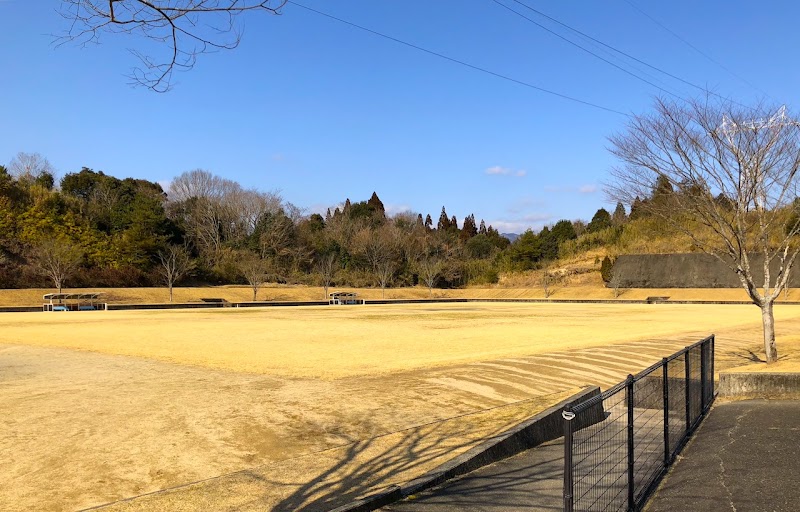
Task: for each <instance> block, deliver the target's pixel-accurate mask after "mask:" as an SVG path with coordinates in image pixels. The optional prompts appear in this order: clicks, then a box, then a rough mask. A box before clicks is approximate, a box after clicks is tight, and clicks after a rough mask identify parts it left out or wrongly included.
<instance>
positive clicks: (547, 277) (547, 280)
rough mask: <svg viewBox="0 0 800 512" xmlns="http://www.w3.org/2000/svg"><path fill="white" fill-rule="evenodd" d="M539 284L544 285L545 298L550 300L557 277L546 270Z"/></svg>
mask: <svg viewBox="0 0 800 512" xmlns="http://www.w3.org/2000/svg"><path fill="white" fill-rule="evenodd" d="M539 284H541V285H542V290H543V291H544V298H545V299H549V298H550V295H552V293H553V284H555V276H554V275H553V274H551V273H550V272H548V271H547V270H545V271H544V272H542V277H541V278H540V279H539Z"/></svg>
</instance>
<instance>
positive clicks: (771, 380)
mask: <svg viewBox="0 0 800 512" xmlns="http://www.w3.org/2000/svg"><path fill="white" fill-rule="evenodd" d="M718 389H719V395H720V396H728V397H730V396H736V397H746V398H768V397H772V396H783V395H797V396H800V373H735V372H721V373H720V374H719V388H718Z"/></svg>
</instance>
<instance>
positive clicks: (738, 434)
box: [645, 400, 800, 512]
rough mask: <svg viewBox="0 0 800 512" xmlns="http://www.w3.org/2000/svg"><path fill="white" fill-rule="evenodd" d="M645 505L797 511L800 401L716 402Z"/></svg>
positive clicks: (690, 510) (666, 510) (653, 508)
mask: <svg viewBox="0 0 800 512" xmlns="http://www.w3.org/2000/svg"><path fill="white" fill-rule="evenodd" d="M645 510H646V511H647V512H675V511H677V510H680V511H682V512H694V511H697V512H710V511H725V510H729V511H732V512H797V511H798V510H800V401H782V400H775V401H767V400H748V401H744V402H731V403H726V404H720V405H717V406H716V407H714V409H713V410H712V412H711V414H710V415H709V416H708V418H706V420H705V421H704V422H703V424H702V425H701V426H700V428H699V429H698V431H697V433H696V434H695V437H694V438H693V440H692V441H691V442H690V444H689V445H688V446H687V447H686V448H685V449H684V451H683V454H682V457H680V460H679V461H678V462H676V463H675V465H674V466H673V467H672V470H671V472H670V473H669V474H668V475H667V477H666V478H665V479H664V481H663V483H662V484H661V487H660V488H659V490H658V491H657V492H656V495H655V496H654V497H653V498H652V499H651V500H650V503H649V505H648V506H647V508H646V509H645Z"/></svg>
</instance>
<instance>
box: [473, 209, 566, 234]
mask: <svg viewBox="0 0 800 512" xmlns="http://www.w3.org/2000/svg"><path fill="white" fill-rule="evenodd" d="M552 220H553V215H551V214H549V213H531V214H528V215H523V216H521V217H517V218H507V219H496V220H493V221H487V222H486V225H487V226H488V225H491V226H492V227H493V228H495V229H496V230H497V231H499V232H501V233H516V234H521V233H524V232H525V231H526V230H528V229H532V230H534V231H539V230H540V229H542V228H543V227H544V226H545V225H546V224H547V223H548V222H550V221H552Z"/></svg>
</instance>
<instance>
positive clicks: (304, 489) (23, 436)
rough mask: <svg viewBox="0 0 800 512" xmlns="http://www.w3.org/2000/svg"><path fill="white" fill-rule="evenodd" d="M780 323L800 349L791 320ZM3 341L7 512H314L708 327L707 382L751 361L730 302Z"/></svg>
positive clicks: (128, 318)
mask: <svg viewBox="0 0 800 512" xmlns="http://www.w3.org/2000/svg"><path fill="white" fill-rule="evenodd" d="M215 290H218V289H215ZM378 293H379V292H378ZM203 296H209V295H208V294H206V295H203ZM211 296H220V294H219V293H216V294H214V295H211ZM776 320H777V329H778V335H779V340H778V348H779V351H780V350H782V347H783V345H782V343H783V340H791V343H787V346H791V347H793V348H791V350H790V351H789V352H787V353H791V354H795V353H796V351H797V348H798V347H800V344H799V343H797V340H800V307H798V306H779V307H778V308H776ZM0 329H2V333H3V336H2V344H0V387H1V388H2V390H3V392H2V393H0V410H3V411H4V415H3V419H2V420H0V421H2V424H3V429H2V431H0V460H4V461H8V462H9V463H8V464H7V465H5V468H4V471H2V472H0V488H2V489H4V492H3V493H0V509H2V510H12V511H15V510H34V509H35V510H75V509H80V508H86V507H90V506H99V505H103V504H107V508H108V509H109V510H211V509H213V510H220V509H236V510H276V511H277V510H327V509H328V508H331V506H335V505H337V504H339V503H340V502H341V501H340V500H342V499H346V498H348V497H349V498H352V497H353V496H356V495H359V494H361V493H363V492H367V491H368V490H370V489H374V488H376V487H383V486H385V485H388V484H389V483H398V482H402V481H405V480H408V479H410V478H413V477H415V476H418V475H419V474H420V473H421V472H423V471H425V470H428V469H430V468H432V467H434V466H435V465H437V464H439V463H441V462H444V461H445V460H447V459H448V458H450V457H452V456H454V455H456V454H458V453H460V452H463V451H464V450H466V449H468V448H469V447H471V446H473V445H474V443H476V442H478V441H479V440H480V439H484V438H485V437H487V436H490V435H492V434H494V433H497V432H500V431H502V430H503V429H505V428H507V427H508V426H510V425H512V424H514V423H515V422H518V421H520V420H521V419H523V418H525V417H527V416H529V415H530V414H533V413H535V412H536V411H538V410H541V409H542V408H544V407H546V406H547V405H548V404H551V403H554V402H556V401H558V400H559V399H560V398H562V397H564V396H566V395H567V394H569V393H570V392H572V391H573V390H574V389H575V388H577V387H579V386H583V385H589V384H592V385H600V386H603V387H607V386H609V385H612V384H614V383H616V382H618V381H620V380H621V379H623V378H624V376H625V375H626V374H627V373H630V372H635V371H637V370H639V369H642V368H644V367H646V366H648V365H649V364H651V363H653V362H655V361H657V360H658V359H660V358H661V357H662V356H665V355H668V354H670V353H672V352H674V351H675V350H677V349H679V348H681V347H683V346H685V345H686V344H688V343H689V342H691V341H694V340H696V339H699V338H700V337H701V336H704V335H706V334H708V333H710V332H716V333H717V335H718V338H717V339H718V342H717V361H718V366H717V368H718V369H724V368H726V367H730V366H735V365H741V364H743V363H749V362H751V355H750V352H751V351H752V352H755V353H760V341H759V340H760V315H759V311H758V309H757V308H756V307H754V306H743V305H723V306H710V305H669V304H662V305H616V304H507V303H503V304H497V303H494V304H493V303H466V304H463V303H460V304H421V305H386V306H366V307H363V306H358V307H330V306H324V307H323V306H320V307H298V308H265V309H260V308H259V309H219V310H200V311H196V310H179V311H109V312H84V313H6V314H2V315H0ZM453 417H458V418H457V419H450V420H448V419H447V418H453Z"/></svg>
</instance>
